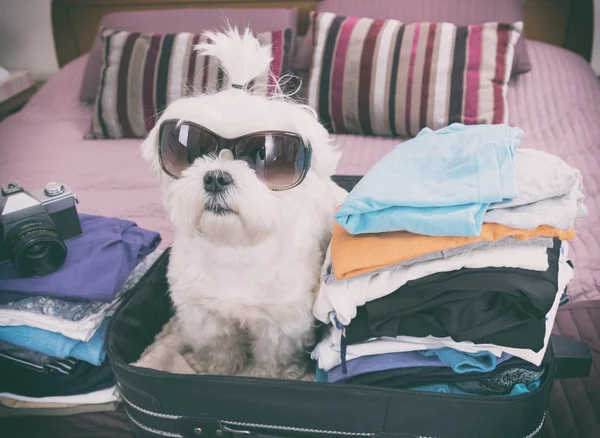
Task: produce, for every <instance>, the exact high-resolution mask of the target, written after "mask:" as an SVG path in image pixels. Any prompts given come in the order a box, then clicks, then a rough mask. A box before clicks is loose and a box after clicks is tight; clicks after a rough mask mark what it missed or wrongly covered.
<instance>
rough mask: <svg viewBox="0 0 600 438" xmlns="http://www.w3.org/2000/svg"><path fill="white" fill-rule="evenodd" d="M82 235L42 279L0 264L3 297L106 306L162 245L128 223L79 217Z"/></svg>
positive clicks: (7, 263) (154, 236) (156, 236)
mask: <svg viewBox="0 0 600 438" xmlns="http://www.w3.org/2000/svg"><path fill="white" fill-rule="evenodd" d="M79 218H80V221H81V227H82V229H83V233H84V234H83V236H81V237H77V238H75V239H73V240H71V241H69V242H67V259H66V261H65V264H64V265H63V266H62V267H61V268H60V269H59V270H58V271H56V272H54V273H52V274H50V275H47V276H45V277H38V278H27V277H23V276H22V275H21V274H20V273H19V272H18V271H17V269H16V268H15V266H14V265H13V263H12V262H10V261H5V262H3V263H0V292H1V294H0V295H2V296H4V297H10V299H11V300H14V298H15V297H19V296H21V297H22V296H23V295H43V296H54V297H61V298H73V299H83V300H89V301H103V302H107V303H110V302H112V300H113V298H114V297H115V295H116V294H117V292H119V291H120V290H121V288H122V287H123V284H124V283H125V281H126V280H127V277H129V274H131V272H132V271H133V269H134V268H135V267H136V265H138V264H139V263H140V262H141V261H142V260H143V259H144V258H145V257H146V256H147V255H148V254H150V253H151V252H152V251H154V250H155V249H156V248H157V247H158V245H159V244H160V240H161V238H160V234H158V233H156V232H154V231H148V230H144V229H143V228H140V227H138V226H137V225H136V224H135V223H133V222H131V221H126V220H122V219H115V218H106V217H101V216H91V215H87V214H81V215H79Z"/></svg>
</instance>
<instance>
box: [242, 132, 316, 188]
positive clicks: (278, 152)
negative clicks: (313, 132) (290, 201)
mask: <svg viewBox="0 0 600 438" xmlns="http://www.w3.org/2000/svg"><path fill="white" fill-rule="evenodd" d="M236 155H237V158H238V160H244V161H246V162H247V163H248V165H249V166H250V167H251V168H252V169H254V171H255V172H256V175H257V176H258V177H259V178H260V179H261V180H262V181H263V182H264V183H265V184H266V185H267V187H269V188H270V189H285V188H288V187H291V186H293V185H295V184H296V183H298V181H300V179H301V178H302V175H303V173H304V169H305V167H306V160H307V154H306V151H305V148H304V144H303V142H302V140H301V139H300V138H298V137H295V136H292V135H284V134H268V135H257V136H254V137H247V138H245V139H243V140H241V141H239V142H238V143H237V145H236Z"/></svg>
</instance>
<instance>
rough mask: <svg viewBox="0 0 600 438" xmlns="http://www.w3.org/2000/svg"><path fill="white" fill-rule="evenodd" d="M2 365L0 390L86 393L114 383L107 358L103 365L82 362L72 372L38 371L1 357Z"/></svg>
mask: <svg viewBox="0 0 600 438" xmlns="http://www.w3.org/2000/svg"><path fill="white" fill-rule="evenodd" d="M0 368H2V370H3V372H2V373H0V392H10V393H12V394H18V395H23V396H26V397H53V396H67V395H76V394H87V393H90V392H95V391H100V390H102V389H106V388H110V387H111V386H113V385H114V384H115V379H114V376H113V374H112V372H111V369H110V366H109V364H108V360H104V362H102V363H101V364H100V366H94V365H91V364H89V363H86V362H79V363H78V364H77V365H75V367H74V368H73V370H72V371H71V373H69V374H64V373H62V372H60V371H59V370H52V369H51V370H46V371H45V372H38V371H34V370H31V369H29V368H27V367H23V366H20V365H19V364H16V363H14V362H11V361H6V360H4V359H2V358H0Z"/></svg>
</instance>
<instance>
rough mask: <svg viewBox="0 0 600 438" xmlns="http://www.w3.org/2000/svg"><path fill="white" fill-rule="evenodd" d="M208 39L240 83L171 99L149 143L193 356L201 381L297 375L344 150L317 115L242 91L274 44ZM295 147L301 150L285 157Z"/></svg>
mask: <svg viewBox="0 0 600 438" xmlns="http://www.w3.org/2000/svg"><path fill="white" fill-rule="evenodd" d="M207 36H208V37H209V41H212V42H211V43H204V44H200V45H198V46H197V47H196V48H197V49H198V50H200V52H201V53H203V54H205V55H210V56H213V57H215V58H216V59H218V61H219V62H220V65H221V68H222V69H223V70H224V72H225V73H226V74H227V75H228V78H229V83H231V84H233V85H232V87H231V88H229V89H227V90H224V91H220V92H217V93H212V94H208V95H201V96H196V97H189V98H185V99H180V100H178V101H175V102H173V103H172V104H171V105H169V107H168V108H167V109H166V110H165V112H164V113H163V114H162V116H161V117H160V120H159V121H158V123H157V125H156V127H155V128H154V129H153V130H152V131H151V132H150V133H149V135H148V137H147V139H146V140H145V141H144V143H143V145H142V152H143V156H144V157H145V158H146V159H148V160H149V161H150V162H151V163H152V165H153V169H154V171H155V172H156V174H157V175H159V177H160V179H161V184H162V192H163V195H164V202H165V205H166V208H167V210H168V212H169V213H170V217H171V220H172V222H173V225H174V229H175V238H174V241H173V245H172V252H171V259H170V265H169V270H168V280H169V284H170V292H171V297H172V300H173V304H174V307H175V311H176V316H177V317H178V319H179V325H180V327H179V330H180V336H181V338H182V340H183V343H184V345H185V347H186V353H185V357H186V359H187V360H188V362H189V363H190V365H191V366H192V368H194V370H195V371H196V372H198V373H209V374H240V375H241V374H243V375H252V376H257V377H274V378H287V379H299V378H302V377H303V375H304V373H305V372H306V367H305V361H304V359H303V357H305V356H306V349H307V347H308V346H309V345H311V343H312V342H313V337H314V335H313V331H314V328H313V317H312V312H311V310H312V305H313V302H314V297H315V288H316V286H317V283H318V280H319V274H320V269H321V264H322V261H323V257H324V250H325V248H326V246H327V243H328V241H329V239H330V237H331V226H332V223H333V217H334V213H335V208H336V206H337V203H338V202H339V200H340V196H343V195H342V194H341V193H340V190H341V189H339V188H338V187H337V186H336V185H335V184H334V183H333V182H331V179H330V176H331V175H332V174H333V173H334V170H335V168H336V166H337V162H338V159H339V153H338V152H337V151H336V150H335V148H334V147H333V146H332V144H331V142H330V137H329V135H328V133H327V131H326V130H325V129H324V128H323V127H322V126H321V125H320V124H319V122H318V121H317V118H316V115H315V113H314V111H312V110H311V109H310V108H308V107H306V106H303V105H299V104H296V103H293V102H291V101H290V100H289V99H286V98H285V97H284V96H281V95H280V96H271V97H266V96H265V95H258V94H250V93H249V92H247V91H246V90H245V89H244V87H243V86H244V85H247V84H248V83H250V82H251V81H252V80H254V79H256V78H257V77H260V76H261V75H264V72H265V70H266V69H268V68H269V65H270V61H271V51H270V48H269V47H261V46H260V44H259V43H258V41H257V40H256V39H255V38H254V37H253V36H252V35H251V33H250V32H249V31H248V30H246V32H245V33H244V34H243V35H241V34H239V33H238V32H237V31H236V30H230V31H228V32H226V33H210V34H208V35H207ZM169 121H171V122H169ZM165 122H166V123H165ZM169 123H170V124H169ZM163 125H164V126H163ZM161 126H163V127H162V129H161ZM203 128H205V130H204V131H203V130H202V129H203ZM206 130H208V131H206ZM211 131H212V133H214V134H216V135H212V136H211V134H210V132H211ZM265 131H285V132H286V133H291V136H289V137H281V138H279V137H278V138H275V137H274V136H273V135H275V134H264V132H265ZM207 132H208V134H207ZM254 133H258V134H257V136H249V137H246V138H245V140H244V142H241V143H240V144H241V145H240V144H238V143H236V141H235V140H233V141H232V140H231V139H236V138H240V137H243V136H247V135H248V134H254ZM294 133H295V134H297V135H296V136H295V137H296V138H294V135H293V134H294ZM169 136H170V137H169ZM218 137H222V139H221V140H219V141H221V142H222V143H220V144H219V147H218V148H217V149H216V151H215V146H214V144H216V141H217V140H215V138H217V139H218ZM278 141H279V142H281V143H282V144H279V146H277V145H275V143H277V142H278ZM171 142H175V143H177V144H176V146H175V149H176V150H171V149H170V147H171ZM186 142H187V143H186ZM288 142H289V143H291V144H292V146H293V147H295V148H298V145H301V146H302V148H301V150H300V151H299V152H298V153H296V154H295V155H294V154H293V153H292V152H294V151H295V149H293V148H292V146H290V148H292V149H290V150H292V152H289V151H287V150H284V149H285V148H286V147H287V145H288ZM179 143H183V144H187V146H189V147H188V148H187V149H186V148H185V147H183V146H182V145H181V144H179ZM213 143H214V144H213ZM261 144H262V145H265V147H266V149H267V150H266V155H267V156H266V157H265V149H264V148H263V150H260V145H261ZM223 145H225V146H223ZM159 146H160V148H162V149H159ZM211 147H212V149H211ZM194 148H195V149H194ZM203 148H205V149H203ZM272 148H274V149H273V150H272ZM309 148H310V149H312V157H311V158H310V169H309V170H308V171H306V168H305V167H302V166H304V163H305V162H306V161H308V160H307V154H308V155H310V153H309ZM165 150H168V152H165ZM211 151H212V154H209V152H211ZM257 151H258V152H257ZM186 153H187V155H186ZM161 154H162V155H161ZM253 154H254V155H253ZM286 154H288V155H289V157H288V156H287V155H286ZM182 157H183V158H182ZM186 157H187V158H186ZM290 157H291V158H290ZM288 158H289V159H290V160H294V159H295V161H294V162H293V163H292V165H291V166H292V167H290V164H289V163H286V159H288ZM269 160H270V161H269ZM277 160H279V161H277ZM294 166H295V169H294V168H293V167H294ZM165 169H166V170H165ZM265 169H266V170H265ZM167 172H170V173H171V175H168V174H167ZM302 173H304V175H305V177H304V179H303V180H301V182H300V183H299V184H297V183H298V181H297V180H296V179H297V177H299V175H300V174H302ZM174 177H177V178H174ZM300 178H301V177H300ZM294 184H297V185H296V186H294V187H293V188H287V189H283V190H281V189H282V188H286V187H284V186H286V185H288V186H289V185H292V186H293V185H294ZM270 187H271V188H270ZM274 188H275V189H279V190H274Z"/></svg>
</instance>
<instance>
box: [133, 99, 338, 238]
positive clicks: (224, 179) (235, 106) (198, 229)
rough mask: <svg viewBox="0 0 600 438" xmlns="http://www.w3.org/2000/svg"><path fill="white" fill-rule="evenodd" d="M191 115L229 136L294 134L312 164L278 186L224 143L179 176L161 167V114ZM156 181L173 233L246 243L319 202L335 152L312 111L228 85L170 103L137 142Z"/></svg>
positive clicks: (196, 121) (182, 117)
mask: <svg viewBox="0 0 600 438" xmlns="http://www.w3.org/2000/svg"><path fill="white" fill-rule="evenodd" d="M172 119H175V120H178V121H180V122H192V123H194V124H197V125H200V126H203V127H205V128H208V129H209V130H211V131H213V132H214V133H216V134H217V135H219V136H221V137H224V138H227V139H232V138H237V137H241V136H244V135H247V134H252V133H256V132H260V131H274V130H278V131H287V132H293V133H297V134H299V135H300V136H301V137H302V138H303V139H304V141H305V142H309V143H310V146H311V148H312V160H311V167H310V170H309V171H308V173H307V174H306V177H305V179H304V181H303V182H302V183H300V184H299V185H298V186H296V187H294V188H291V189H288V190H282V191H274V190H271V189H269V188H268V187H267V185H266V183H265V181H264V180H261V179H260V178H259V177H258V176H257V173H256V171H255V170H254V169H253V168H251V167H250V166H249V164H248V162H247V161H243V160H236V159H234V158H233V154H232V153H230V152H229V151H228V150H224V151H221V152H220V153H219V155H218V156H214V155H211V156H202V157H199V158H196V159H195V160H194V161H193V162H192V163H191V164H190V165H189V167H187V169H185V170H183V171H182V173H181V177H180V178H179V179H174V178H172V177H170V176H169V175H167V174H166V173H165V172H164V171H163V170H162V168H161V165H160V160H159V153H158V144H159V132H160V126H161V124H162V122H163V121H165V120H172ZM142 151H143V155H144V157H145V158H147V159H148V160H150V161H151V163H152V166H153V170H154V171H155V173H156V174H157V175H158V176H159V178H160V179H161V183H162V191H163V197H164V201H165V205H166V208H167V209H168V211H169V213H170V217H171V220H172V222H173V224H174V226H175V228H176V230H177V231H178V232H184V233H190V234H201V235H202V236H204V237H205V238H207V239H210V240H211V241H213V242H218V243H222V244H230V245H248V244H254V243H257V242H260V241H261V239H263V238H265V237H266V236H268V235H269V234H270V233H272V232H274V231H276V230H278V229H279V228H280V227H286V226H289V225H290V221H293V220H294V218H295V217H298V216H299V211H300V210H302V209H306V208H311V207H310V206H311V205H315V203H318V202H319V197H320V196H322V188H323V187H324V186H323V185H324V184H328V181H329V178H330V176H331V175H332V174H333V172H334V170H335V167H336V165H337V161H338V158H339V154H338V153H337V152H336V151H335V150H334V148H333V147H332V145H331V144H330V140H329V135H328V133H327V131H326V130H325V129H324V128H323V127H322V126H321V125H320V124H319V123H318V121H317V120H316V118H315V116H314V114H313V113H311V112H310V111H308V110H307V109H306V108H305V107H303V106H300V105H297V104H294V103H292V102H289V101H286V100H278V99H275V100H269V99H267V98H265V97H263V96H260V95H251V94H249V93H247V92H245V91H242V90H237V89H230V90H227V91H223V92H219V93H215V94H210V95H202V96H197V97H190V98H185V99H181V100H178V101H175V102H173V103H172V104H171V105H170V106H169V107H168V108H167V109H166V111H165V112H164V113H163V115H162V116H161V118H160V120H159V121H158V122H157V124H156V126H155V127H154V129H153V130H152V131H151V132H150V133H149V135H148V137H147V139H146V140H145V141H144V143H143V145H142Z"/></svg>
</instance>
